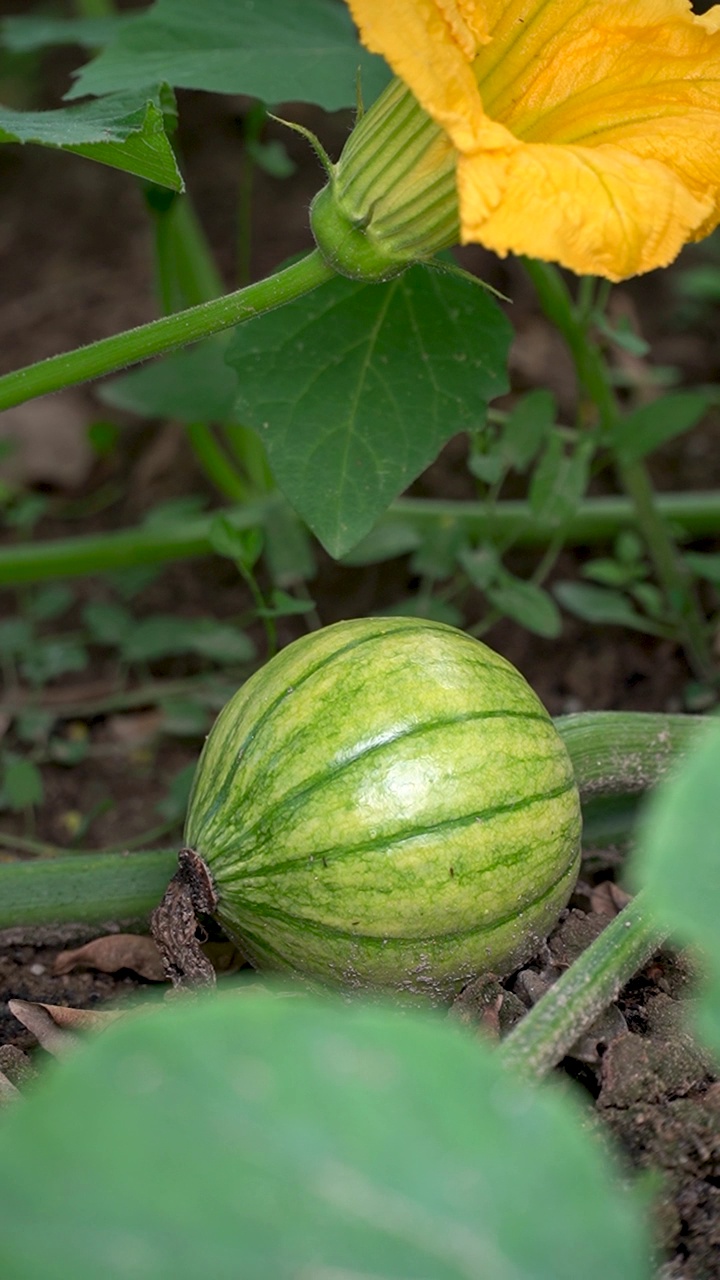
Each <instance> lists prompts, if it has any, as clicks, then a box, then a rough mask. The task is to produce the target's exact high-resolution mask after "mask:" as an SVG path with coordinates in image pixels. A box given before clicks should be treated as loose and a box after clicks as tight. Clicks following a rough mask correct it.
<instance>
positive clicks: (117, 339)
mask: <svg viewBox="0 0 720 1280" xmlns="http://www.w3.org/2000/svg"><path fill="white" fill-rule="evenodd" d="M334 274H335V273H334V271H333V270H332V268H331V267H328V266H327V264H326V263H325V262H324V261H323V259H322V257H321V256H320V254H319V253H318V251H317V250H314V251H313V252H312V253H309V254H308V255H307V256H306V257H305V258H302V259H301V260H300V261H299V262H295V263H293V264H292V265H291V266H289V267H286V268H285V270H284V271H279V272H278V273H277V275H273V276H268V277H267V279H265V280H260V281H258V282H257V283H256V284H251V285H248V286H247V287H246V288H245V289H238V290H237V291H236V292H235V293H229V294H226V295H225V296H224V297H222V298H216V299H215V300H213V301H211V302H204V303H201V304H200V305H199V306H197V307H190V308H188V310H187V311H179V312H177V313H175V314H174V315H169V316H162V318H161V319H159V320H152V321H151V322H150V323H149V324H144V325H140V326H139V328H137V329H128V330H127V331H126V332H125V333H119V334H116V335H115V336H114V337H112V338H103V339H101V341H99V342H93V343H91V344H90V346H87V347H80V348H78V349H77V350H76V351H70V352H68V353H67V354H63V355H59V356H50V358H49V359H47V360H41V361H40V362H39V363H38V364H32V365H28V366H27V367H26V368H24V369H18V370H16V371H15V372H14V373H7V374H5V375H4V377H1V378H0V411H1V410H3V409H9V408H11V407H12V406H13V405H16V404H22V403H23V402H24V401H25V400H32V399H33V398H34V397H36V396H43V395H47V394H48V393H49V392H51V391H61V390H62V389H64V388H65V387H72V386H76V385H77V384H78V383H80V382H87V381H89V380H90V379H92V378H100V377H102V376H103V375H104V374H106V373H116V372H117V371H118V369H124V368H126V367H127V366H128V365H132V364H137V363H138V362H140V361H141V360H147V359H149V358H150V356H157V355H162V354H164V353H165V352H166V351H172V350H174V349H175V348H176V347H182V346H185V345H186V344H187V343H190V342H197V341H198V340H199V339H201V338H208V337H210V336H211V335H212V334H214V333H220V332H221V331H222V330H223V329H229V328H231V327H232V326H233V325H237V324H241V323H242V322H243V321H244V320H251V319H253V317H254V316H259V315H262V314H263V313H264V312H266V311H272V310H274V309H275V308H276V307H280V306H283V305H284V304H285V303H287V302H292V301H293V300H294V299H295V298H299V297H302V295H303V294H305V293H309V292H310V291H311V290H313V289H316V288H317V287H318V285H321V284H324V283H325V282H326V281H327V280H331V279H333V277H334Z"/></svg>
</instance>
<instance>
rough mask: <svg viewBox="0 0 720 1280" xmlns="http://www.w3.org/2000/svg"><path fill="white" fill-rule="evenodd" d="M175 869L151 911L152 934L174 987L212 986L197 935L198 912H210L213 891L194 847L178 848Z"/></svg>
mask: <svg viewBox="0 0 720 1280" xmlns="http://www.w3.org/2000/svg"><path fill="white" fill-rule="evenodd" d="M178 863H179V866H178V870H177V871H176V872H175V875H174V876H173V878H172V880H171V881H170V884H169V885H168V887H167V890H166V892H165V896H164V898H163V900H162V902H161V903H160V906H159V907H157V908H156V909H155V911H154V912H153V914H152V921H151V923H152V934H153V938H154V939H155V942H156V943H157V946H158V948H159V950H160V953H161V955H162V957H163V962H164V964H165V973H166V976H167V977H168V979H169V980H170V982H172V984H173V986H174V987H176V988H190V989H193V990H196V989H198V988H202V987H214V986H215V971H214V969H213V967H212V965H211V964H210V961H209V960H208V959H207V957H206V956H205V954H204V953H203V951H202V948H201V946H200V943H199V941H198V938H197V928H198V921H197V917H198V915H212V913H213V912H214V910H215V907H216V906H217V893H216V891H215V885H214V884H213V880H212V877H211V875H210V871H209V870H208V867H207V864H206V862H205V861H204V860H203V859H202V858H201V857H200V855H199V854H197V853H196V852H195V850H194V849H181V850H180V853H179V854H178Z"/></svg>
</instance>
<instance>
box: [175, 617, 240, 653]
mask: <svg viewBox="0 0 720 1280" xmlns="http://www.w3.org/2000/svg"><path fill="white" fill-rule="evenodd" d="M188 641H189V645H188V647H189V648H190V650H191V652H192V653H198V654H200V655H201V657H203V658H210V659H211V660H212V661H213V662H221V663H224V662H250V661H251V660H252V658H254V656H255V645H254V644H253V642H252V640H251V639H250V637H249V636H248V635H246V634H245V632H244V631H241V630H240V629H239V627H235V626H233V624H232V623H231V622H216V621H215V620H214V618H197V619H196V620H195V623H194V627H193V631H192V633H191V634H190V635H189V636H188Z"/></svg>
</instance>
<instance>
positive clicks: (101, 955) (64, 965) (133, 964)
mask: <svg viewBox="0 0 720 1280" xmlns="http://www.w3.org/2000/svg"><path fill="white" fill-rule="evenodd" d="M78 968H87V969H99V970H100V972H101V973H117V971H118V969H132V970H133V972H134V973H138V974H139V975H140V977H141V978H147V980H148V981H149V982H165V980H166V979H165V970H164V968H163V962H162V958H161V956H160V952H159V951H158V949H157V946H156V945H155V943H154V942H153V940H152V938H150V937H147V936H146V935H143V934H137V933H110V934H107V935H106V936H105V937H103V938H94V939H93V941H92V942H88V943H86V944H85V946H84V947H76V948H75V949H74V950H73V951H61V952H60V954H59V955H58V956H57V957H56V959H55V964H54V972H55V973H70V972H71V971H72V970H73V969H78Z"/></svg>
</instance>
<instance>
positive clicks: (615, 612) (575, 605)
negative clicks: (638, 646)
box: [553, 582, 667, 636]
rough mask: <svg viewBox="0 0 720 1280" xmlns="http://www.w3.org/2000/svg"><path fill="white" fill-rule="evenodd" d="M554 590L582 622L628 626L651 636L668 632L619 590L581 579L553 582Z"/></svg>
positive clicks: (564, 605) (565, 606) (570, 611)
mask: <svg viewBox="0 0 720 1280" xmlns="http://www.w3.org/2000/svg"><path fill="white" fill-rule="evenodd" d="M553 592H554V594H555V596H556V597H557V599H558V600H559V601H560V603H561V605H562V606H563V608H565V609H567V610H568V612H569V613H574V614H575V616H576V617H577V618H582V619H583V620H584V621H585V622H595V623H599V624H603V623H605V624H609V625H611V626H618V627H630V628H632V630H633V631H645V632H647V634H648V635H651V636H664V635H666V634H667V632H666V629H665V627H661V626H656V625H655V624H654V623H652V622H650V621H649V619H648V618H645V617H643V615H642V614H641V613H638V612H637V610H636V609H634V608H633V606H632V604H631V602H630V601H629V600H628V598H627V596H624V595H623V594H622V593H621V592H620V591H612V590H610V589H609V588H606V587H595V586H591V585H590V584H589V583H583V582H556V583H555V585H554V587H553Z"/></svg>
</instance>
